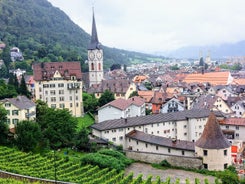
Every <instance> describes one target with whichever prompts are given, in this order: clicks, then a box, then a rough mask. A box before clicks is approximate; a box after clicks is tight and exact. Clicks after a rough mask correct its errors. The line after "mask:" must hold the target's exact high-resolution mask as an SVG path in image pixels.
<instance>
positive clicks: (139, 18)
mask: <svg viewBox="0 0 245 184" xmlns="http://www.w3.org/2000/svg"><path fill="white" fill-rule="evenodd" d="M49 1H50V2H51V3H52V4H53V5H54V6H57V7H59V8H60V9H61V10H63V11H64V12H66V13H67V14H68V15H69V16H70V18H71V19H72V20H73V21H74V22H75V23H77V24H78V25H79V26H80V27H82V28H83V29H84V30H85V31H86V32H88V33H90V32H91V25H92V6H94V10H95V18H96V24H97V31H98V36H99V39H100V42H101V43H102V44H103V45H106V46H110V47H117V48H121V49H128V50H135V51H143V52H155V51H166V50H173V49H177V48H180V47H182V46H191V45H199V46H203V45H207V44H208V45H211V44H220V43H225V42H236V41H240V40H244V39H245V34H244V31H243V28H244V27H245V11H244V10H243V9H244V7H245V1H243V0H234V1H231V0H222V1H220V0H216V1H213V0H205V1H204V0H185V1H183V0H171V1H170V0H153V1H149V0H133V1H132V0H116V1H113V0H97V1H93V2H92V1H88V0H71V1H67V0H49Z"/></svg>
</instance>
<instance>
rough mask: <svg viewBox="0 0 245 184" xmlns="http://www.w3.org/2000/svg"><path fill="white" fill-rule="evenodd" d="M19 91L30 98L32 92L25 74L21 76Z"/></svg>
mask: <svg viewBox="0 0 245 184" xmlns="http://www.w3.org/2000/svg"><path fill="white" fill-rule="evenodd" d="M19 93H20V94H21V95H25V96H27V97H28V98H30V96H31V93H30V92H29V91H28V89H27V86H26V81H25V77H24V75H22V77H21V81H20V87H19Z"/></svg>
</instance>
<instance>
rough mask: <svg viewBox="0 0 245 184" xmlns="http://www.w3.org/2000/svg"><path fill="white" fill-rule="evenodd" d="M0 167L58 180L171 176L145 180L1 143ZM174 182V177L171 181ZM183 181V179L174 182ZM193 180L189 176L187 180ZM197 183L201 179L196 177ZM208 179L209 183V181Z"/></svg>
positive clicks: (126, 182)
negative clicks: (19, 149)
mask: <svg viewBox="0 0 245 184" xmlns="http://www.w3.org/2000/svg"><path fill="white" fill-rule="evenodd" d="M0 170H4V171H8V172H12V173H16V174H21V175H26V176H32V177H37V178H45V179H51V180H58V181H66V182H72V183H82V184H117V183H118V184H168V183H170V178H167V179H166V181H164V182H163V181H162V182H161V181H160V177H157V178H156V179H155V180H154V181H152V176H148V177H147V179H146V180H143V176H142V175H141V174H139V175H138V176H136V177H133V173H130V174H128V175H127V176H125V175H124V171H117V170H115V169H109V168H99V167H98V166H94V165H81V163H80V162H74V161H69V159H66V158H62V157H54V154H53V153H52V152H50V153H48V154H46V155H44V156H43V155H40V154H32V153H24V152H20V151H17V150H15V149H12V148H8V147H0ZM1 183H13V184H22V182H21V181H17V180H13V179H0V184H1ZM23 183H27V182H26V181H25V182H23ZM171 183H173V181H171ZM174 183H175V184H178V183H180V181H179V180H176V181H175V182H174ZM188 183H190V182H189V181H188V180H186V184H188ZM195 183H197V184H198V183H200V181H199V180H198V179H196V181H195ZM208 183H209V182H208V181H205V184H208Z"/></svg>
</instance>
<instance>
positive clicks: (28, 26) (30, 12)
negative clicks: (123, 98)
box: [0, 0, 149, 70]
mask: <svg viewBox="0 0 245 184" xmlns="http://www.w3.org/2000/svg"><path fill="white" fill-rule="evenodd" d="M91 24H92V23H91ZM0 25H1V26H0V43H1V41H2V42H4V43H5V44H6V45H7V48H5V53H3V54H2V58H3V59H4V61H5V64H6V65H7V67H9V68H11V64H10V62H11V60H10V58H9V57H8V54H7V53H9V50H10V48H12V47H18V48H20V50H21V51H22V53H23V56H24V58H25V60H28V62H27V63H31V62H32V61H62V60H64V61H81V63H82V69H83V70H86V67H87V66H86V64H85V61H86V60H87V45H88V43H89V41H90V35H89V34H88V33H86V32H85V31H84V30H83V29H82V28H80V27H79V26H78V25H76V24H75V23H74V22H72V21H71V19H70V18H69V17H68V16H67V15H66V14H65V13H64V12H63V11H61V10H60V9H59V8H56V7H54V6H52V4H51V3H49V2H48V1H47V0H0ZM102 44H103V43H102ZM103 49H104V63H105V66H106V67H109V66H111V65H112V64H113V63H120V64H129V62H130V61H131V60H133V59H134V58H139V59H141V60H142V61H144V60H147V59H146V58H148V57H149V55H147V54H142V53H138V52H130V51H125V50H120V49H116V48H109V47H106V46H103ZM0 59H1V55H0ZM16 64H17V65H19V66H18V67H20V68H21V67H23V66H22V65H23V64H22V65H20V63H16Z"/></svg>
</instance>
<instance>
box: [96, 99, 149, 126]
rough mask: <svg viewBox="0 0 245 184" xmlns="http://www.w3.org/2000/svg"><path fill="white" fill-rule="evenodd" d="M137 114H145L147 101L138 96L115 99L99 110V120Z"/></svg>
mask: <svg viewBox="0 0 245 184" xmlns="http://www.w3.org/2000/svg"><path fill="white" fill-rule="evenodd" d="M135 116H145V101H144V99H142V98H140V97H137V96H135V97H132V98H129V99H128V100H125V99H122V98H119V99H116V100H113V101H112V102H110V103H107V104H106V105H104V106H102V107H101V108H100V109H99V110H98V122H102V121H106V120H112V119H119V118H128V117H135Z"/></svg>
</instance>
